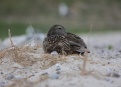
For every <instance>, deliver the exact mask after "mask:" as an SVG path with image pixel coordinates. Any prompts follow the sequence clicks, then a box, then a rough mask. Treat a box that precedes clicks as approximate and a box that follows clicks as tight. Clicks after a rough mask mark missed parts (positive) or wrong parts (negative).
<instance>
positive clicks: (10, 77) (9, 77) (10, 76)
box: [6, 75, 14, 80]
mask: <svg viewBox="0 0 121 87" xmlns="http://www.w3.org/2000/svg"><path fill="white" fill-rule="evenodd" d="M13 78H14V75H8V76H7V78H6V79H7V80H11V79H13Z"/></svg>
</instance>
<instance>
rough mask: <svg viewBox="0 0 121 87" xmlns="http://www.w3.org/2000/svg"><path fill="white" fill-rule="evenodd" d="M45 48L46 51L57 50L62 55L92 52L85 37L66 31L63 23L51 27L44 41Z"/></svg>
mask: <svg viewBox="0 0 121 87" xmlns="http://www.w3.org/2000/svg"><path fill="white" fill-rule="evenodd" d="M43 50H44V52H45V53H51V52H53V51H57V53H59V54H62V55H70V54H82V55H83V54H84V53H85V52H88V53H90V51H89V50H87V46H86V44H85V42H84V41H83V39H81V38H80V37H79V36H78V35H75V34H72V33H70V32H66V30H65V28H64V27H63V26H62V25H54V26H52V27H51V28H50V29H49V31H48V33H47V37H46V38H45V39H44V41H43Z"/></svg>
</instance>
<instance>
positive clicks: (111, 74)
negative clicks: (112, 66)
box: [106, 73, 120, 78]
mask: <svg viewBox="0 0 121 87" xmlns="http://www.w3.org/2000/svg"><path fill="white" fill-rule="evenodd" d="M106 76H108V77H115V78H119V77H120V75H119V74H117V73H108V74H107V75H106Z"/></svg>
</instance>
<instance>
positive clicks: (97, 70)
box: [0, 32, 121, 87]
mask: <svg viewBox="0 0 121 87" xmlns="http://www.w3.org/2000/svg"><path fill="white" fill-rule="evenodd" d="M20 37H21V39H20ZM81 37H82V38H83V39H84V40H85V42H87V45H88V48H89V49H90V51H91V53H90V54H89V55H86V54H85V56H80V55H69V56H63V55H62V56H60V55H58V54H57V53H56V52H53V53H52V54H44V53H43V49H42V44H41V41H42V40H40V41H37V39H36V40H35V39H34V40H30V41H26V39H25V36H19V37H15V38H17V40H18V39H20V40H21V41H23V42H24V44H22V43H20V44H19V43H17V45H16V46H14V45H12V46H10V44H9V45H8V44H7V41H3V42H1V45H0V47H1V48H2V50H1V51H0V87H121V76H120V75H121V32H111V33H104V34H92V35H90V36H89V38H88V35H81ZM15 38H12V39H15ZM22 38H23V39H22ZM8 40H9V39H8ZM24 40H25V41H24ZM15 42H16V40H13V43H15ZM25 42H26V43H25ZM7 45H8V47H7ZM5 47H7V48H5ZM3 48H4V49H3Z"/></svg>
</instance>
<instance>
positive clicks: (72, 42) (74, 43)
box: [69, 41, 81, 47]
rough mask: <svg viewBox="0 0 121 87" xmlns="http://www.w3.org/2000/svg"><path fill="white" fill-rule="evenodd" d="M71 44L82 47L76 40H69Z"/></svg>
mask: <svg viewBox="0 0 121 87" xmlns="http://www.w3.org/2000/svg"><path fill="white" fill-rule="evenodd" d="M69 44H70V46H77V47H81V45H80V44H78V43H76V42H74V41H69Z"/></svg>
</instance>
